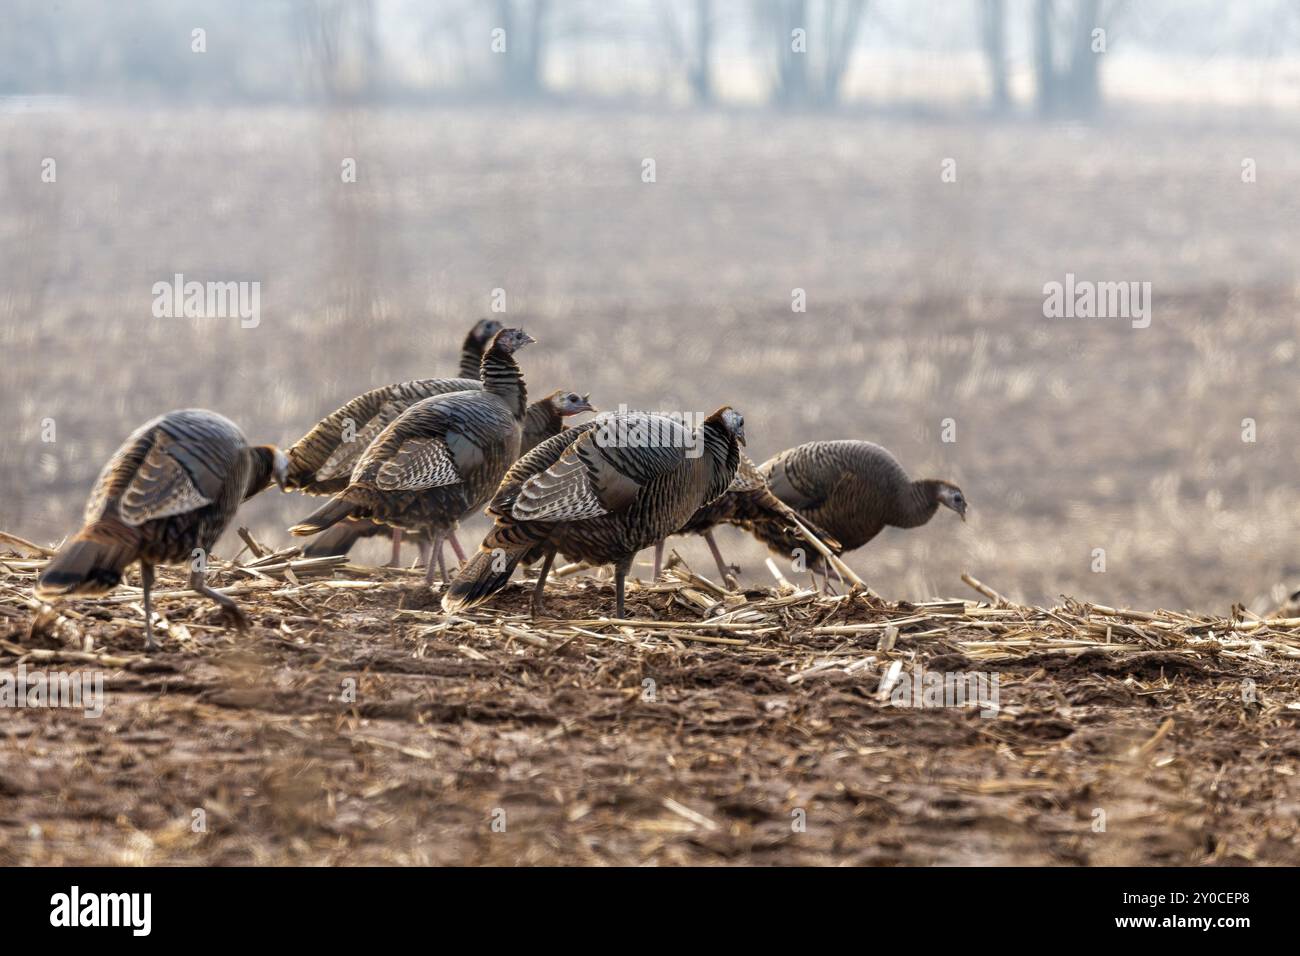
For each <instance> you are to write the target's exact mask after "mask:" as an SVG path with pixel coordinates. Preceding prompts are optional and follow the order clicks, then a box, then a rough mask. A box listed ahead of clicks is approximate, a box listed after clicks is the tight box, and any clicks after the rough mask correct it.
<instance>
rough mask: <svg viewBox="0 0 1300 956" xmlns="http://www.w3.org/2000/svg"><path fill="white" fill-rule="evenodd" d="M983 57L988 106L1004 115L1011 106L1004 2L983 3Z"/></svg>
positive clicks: (990, 1) (988, 1)
mask: <svg viewBox="0 0 1300 956" xmlns="http://www.w3.org/2000/svg"><path fill="white" fill-rule="evenodd" d="M983 6H984V9H983V14H984V16H983V24H982V26H983V31H982V33H983V38H984V56H985V58H986V59H987V60H988V66H989V87H990V106H991V107H992V109H993V111H994V112H995V113H1005V112H1006V111H1007V110H1008V109H1009V108H1010V106H1011V92H1010V89H1009V87H1008V85H1007V8H1006V2H1005V0H984V2H983Z"/></svg>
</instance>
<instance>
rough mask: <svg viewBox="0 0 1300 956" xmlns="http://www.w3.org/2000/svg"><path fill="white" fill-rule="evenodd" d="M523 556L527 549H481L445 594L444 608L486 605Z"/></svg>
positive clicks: (461, 609)
mask: <svg viewBox="0 0 1300 956" xmlns="http://www.w3.org/2000/svg"><path fill="white" fill-rule="evenodd" d="M523 555H524V551H515V552H513V553H510V552H506V551H501V550H496V551H480V552H479V553H478V554H476V555H474V557H473V558H471V559H470V561H469V563H468V564H466V565H465V566H464V567H463V568H461V569H460V573H458V574H457V575H456V579H455V580H454V581H452V582H451V587H450V588H449V589H448V590H447V593H446V594H445V595H443V598H442V609H443V610H444V611H446V612H447V613H448V614H455V613H456V612H458V611H466V610H468V609H470V608H472V607H477V606H478V605H480V604H482V603H483V602H484V601H486V600H487V599H488V598H490V597H491V596H492V595H494V594H496V593H497V592H498V591H500V590H501V589H502V588H503V587H505V586H506V582H508V581H509V580H510V575H511V574H513V573H514V570H515V566H516V565H518V564H519V559H520V558H521V557H523ZM498 568H500V569H501V570H498Z"/></svg>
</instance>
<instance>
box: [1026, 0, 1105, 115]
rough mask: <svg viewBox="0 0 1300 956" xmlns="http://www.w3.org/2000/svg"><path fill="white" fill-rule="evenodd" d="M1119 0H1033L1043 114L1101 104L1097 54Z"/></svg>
mask: <svg viewBox="0 0 1300 956" xmlns="http://www.w3.org/2000/svg"><path fill="white" fill-rule="evenodd" d="M1123 3H1124V0H1112V2H1111V3H1110V4H1108V5H1106V6H1105V7H1104V8H1103V5H1102V0H1075V2H1074V3H1069V4H1067V3H1065V2H1062V0H1036V2H1035V4H1034V7H1033V18H1034V20H1033V29H1032V33H1033V37H1034V76H1035V88H1036V91H1037V98H1038V112H1039V113H1040V114H1041V115H1043V116H1080V117H1086V116H1091V115H1092V114H1094V113H1095V112H1096V111H1097V110H1098V108H1099V107H1100V106H1101V69H1100V66H1101V57H1102V55H1103V54H1104V53H1105V51H1106V49H1107V48H1108V43H1109V37H1108V34H1109V25H1110V23H1111V21H1112V20H1113V18H1114V16H1115V14H1116V13H1117V12H1118V11H1119V9H1120V8H1121V7H1122V6H1123Z"/></svg>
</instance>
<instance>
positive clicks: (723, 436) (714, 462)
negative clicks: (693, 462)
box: [704, 421, 740, 504]
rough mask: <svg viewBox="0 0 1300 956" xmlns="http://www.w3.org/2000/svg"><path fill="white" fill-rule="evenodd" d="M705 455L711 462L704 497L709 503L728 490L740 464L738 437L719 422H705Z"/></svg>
mask: <svg viewBox="0 0 1300 956" xmlns="http://www.w3.org/2000/svg"><path fill="white" fill-rule="evenodd" d="M704 457H705V458H706V459H707V460H708V463H709V483H708V490H707V491H706V492H705V499H704V501H705V503H706V504H707V503H708V502H711V501H713V499H715V498H717V497H718V496H719V495H721V494H722V493H723V492H724V491H726V490H727V488H728V486H729V485H730V484H731V480H732V479H733V478H735V477H736V468H737V467H738V466H739V465H740V448H739V447H738V446H737V444H736V439H735V438H734V437H732V435H731V433H730V432H728V431H727V430H726V429H725V428H723V427H722V425H720V424H718V423H717V422H712V421H706V422H705V423H704Z"/></svg>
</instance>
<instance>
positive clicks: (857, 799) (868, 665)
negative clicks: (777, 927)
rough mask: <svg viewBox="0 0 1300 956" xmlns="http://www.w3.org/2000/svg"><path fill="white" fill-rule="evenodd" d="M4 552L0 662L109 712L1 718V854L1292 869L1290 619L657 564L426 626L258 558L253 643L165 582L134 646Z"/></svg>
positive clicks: (522, 593) (251, 600)
mask: <svg viewBox="0 0 1300 956" xmlns="http://www.w3.org/2000/svg"><path fill="white" fill-rule="evenodd" d="M18 551H30V549H28V548H25V547H20V548H17V549H15V553H13V554H11V555H10V556H9V557H7V558H5V559H4V561H3V568H4V575H3V578H0V616H2V617H3V621H4V623H3V628H4V631H5V632H6V636H5V637H3V638H0V666H3V667H5V668H7V669H9V670H11V671H12V670H13V669H14V668H16V666H17V665H18V664H19V663H24V664H25V665H26V666H27V668H28V669H29V670H36V669H45V670H51V669H63V670H66V669H68V668H72V667H81V668H87V669H95V670H98V671H101V672H103V673H104V674H105V685H106V689H107V691H108V693H109V694H110V695H111V702H110V704H109V707H108V709H107V710H106V712H105V715H104V716H103V717H102V718H99V719H87V718H84V717H83V716H81V715H80V714H79V713H75V712H69V711H59V710H51V709H44V710H19V711H14V712H12V714H11V715H10V716H8V717H7V718H6V726H5V740H6V743H7V745H6V746H5V747H4V749H3V750H0V862H8V863H14V862H24V863H31V862H36V863H81V864H91V863H105V862H109V863H121V864H130V863H136V864H141V863H143V864H158V863H199V862H202V863H235V864H238V863H262V864H267V863H280V864H284V863H344V864H362V863H460V864H465V863H547V864H559V863H583V864H589V863H624V864H626V863H636V862H652V861H653V862H659V863H722V862H748V863H777V862H779V863H805V864H811V863H832V862H855V863H908V864H931V863H967V864H1008V863H1016V864H1034V865H1037V864H1053V863H1071V864H1120V863H1168V864H1197V863H1208V862H1213V863H1248V862H1249V863H1289V864H1295V863H1297V862H1300V828H1298V827H1297V823H1296V814H1295V807H1296V797H1297V791H1296V784H1295V770H1294V765H1295V759H1296V757H1297V756H1298V755H1300V749H1298V748H1297V744H1296V734H1295V730H1296V724H1297V721H1300V708H1297V705H1296V704H1295V703H1293V702H1292V701H1294V697H1295V691H1296V666H1295V665H1296V661H1297V659H1300V618H1292V619H1288V620H1260V619H1258V618H1254V617H1252V616H1249V615H1246V616H1244V617H1239V618H1236V619H1233V620H1223V619H1216V618H1210V617H1204V616H1188V615H1180V614H1172V613H1165V612H1161V613H1154V614H1153V613H1144V612H1135V611H1127V610H1122V609H1114V608H1106V607H1098V606H1093V605H1087V604H1081V603H1078V602H1074V601H1070V602H1066V603H1065V604H1063V605H1061V606H1058V607H1055V608H1052V609H1043V608H1033V607H1025V606H1021V605H1014V604H1010V603H1009V602H1007V601H1006V600H1005V599H1003V598H1002V597H1001V596H999V595H998V594H996V592H993V591H992V590H991V589H988V588H987V587H985V586H984V585H982V584H980V583H979V582H974V581H972V582H971V584H972V586H973V587H975V588H976V589H977V590H980V591H981V592H983V593H985V594H986V597H987V599H986V600H984V601H981V602H979V603H976V602H975V601H960V600H948V601H934V602H923V603H919V604H909V603H905V602H900V603H885V602H882V601H879V600H877V599H875V598H872V597H870V596H868V595H866V594H864V593H862V592H860V591H857V590H855V591H853V592H852V593H850V594H848V595H844V596H840V597H826V596H818V595H817V594H815V593H813V592H811V591H808V590H802V589H798V588H796V587H794V586H790V585H787V584H783V585H782V586H780V587H779V588H776V589H772V590H748V591H745V592H741V593H735V592H727V591H724V590H722V589H720V588H719V587H718V586H717V585H715V584H714V583H712V582H711V581H709V580H707V579H705V578H702V577H700V576H698V575H696V574H694V573H693V572H691V571H690V569H689V568H688V567H686V566H685V565H683V564H677V565H676V566H675V567H673V568H671V569H670V570H669V571H668V573H667V577H666V580H665V581H664V582H662V583H659V584H654V585H647V586H642V587H637V588H634V589H633V590H632V592H631V594H630V603H629V614H630V615H631V616H632V617H631V619H629V620H627V621H621V622H614V621H610V620H609V619H607V618H605V617H603V616H602V611H603V609H604V608H605V607H606V606H607V605H608V603H609V599H610V593H609V587H608V584H607V583H599V582H592V581H589V580H581V579H579V580H577V581H573V580H569V581H568V582H565V583H562V584H560V585H559V586H558V587H557V588H556V589H555V593H553V594H552V596H551V599H550V613H551V614H553V615H554V619H553V620H545V621H538V622H533V621H530V620H529V619H528V617H527V610H526V609H527V593H526V590H525V589H524V588H523V587H521V586H513V587H512V588H511V589H510V590H509V591H508V592H506V594H505V595H504V597H503V598H502V599H501V601H500V602H499V605H498V606H497V607H496V608H493V609H491V610H487V611H483V612H481V613H474V614H471V615H468V616H466V617H464V618H451V619H448V618H447V617H446V616H445V615H443V614H442V613H441V612H440V611H439V610H438V608H437V604H436V601H437V595H436V594H433V593H430V592H429V590H428V589H426V588H424V587H423V586H421V585H420V584H419V583H417V581H418V578H417V573H416V572H402V571H376V570H373V569H363V568H358V567H356V566H353V565H339V564H331V562H330V560H329V559H325V560H324V561H317V562H310V561H308V562H303V561H295V560H293V556H292V554H288V555H285V554H269V555H265V556H263V557H262V558H261V559H256V560H254V559H252V558H251V557H249V558H248V560H247V561H246V562H245V563H243V564H242V565H241V566H240V567H236V566H233V565H225V566H223V567H222V568H221V570H220V571H219V572H218V576H219V580H221V581H222V583H223V584H225V585H227V586H228V587H229V591H230V593H232V594H237V595H239V596H240V600H241V602H242V603H243V604H244V606H245V608H246V609H248V610H249V611H250V612H251V615H252V618H253V621H254V625H255V626H254V627H253V629H252V630H250V631H249V632H247V633H245V634H243V635H238V634H234V633H231V632H230V631H228V630H227V629H225V628H224V627H222V626H221V624H220V622H219V621H217V620H216V615H215V614H214V613H213V612H212V610H211V606H210V605H207V604H205V603H203V602H201V601H198V600H195V599H194V597H193V596H192V595H189V594H187V593H186V592H185V591H184V589H183V588H181V587H178V586H179V584H180V582H179V578H178V576H175V575H167V576H165V577H164V582H163V583H164V585H165V588H164V590H162V591H161V592H160V593H158V594H157V595H156V597H157V600H158V604H157V606H158V607H159V608H161V609H162V611H163V613H164V614H165V615H166V616H167V618H168V622H169V623H168V627H167V631H166V636H165V638H164V639H165V641H166V650H164V651H162V652H160V653H156V654H154V655H152V656H150V655H146V654H144V653H142V652H141V650H140V636H139V628H140V616H141V614H142V608H141V605H140V603H139V592H138V591H135V590H134V589H130V588H125V589H123V593H121V594H120V595H118V596H116V597H114V598H110V599H107V600H100V601H93V602H92V601H82V602H75V603H73V604H71V605H67V606H65V607H63V608H62V609H61V611H58V612H55V611H52V610H50V609H48V608H40V607H39V606H37V605H36V604H35V602H33V601H32V600H31V599H30V597H29V596H28V594H29V588H30V584H31V581H32V580H33V577H34V572H35V570H36V569H37V568H38V567H39V566H40V564H41V561H42V559H41V558H40V557H22V556H19V555H18V554H17V553H16V552H18ZM917 668H921V669H923V670H925V671H934V672H954V671H960V672H972V671H974V672H986V673H987V672H994V673H997V674H998V675H999V681H1000V683H999V688H998V692H997V703H998V707H997V708H996V713H994V711H992V710H989V711H987V712H985V713H984V714H983V715H982V714H981V709H980V707H979V706H966V707H947V708H943V709H915V708H902V707H896V706H892V705H891V704H890V702H889V701H890V691H891V689H892V688H893V687H894V686H896V684H897V683H898V682H899V681H910V680H911V679H912V678H911V674H912V671H913V670H914V669H917ZM348 681H354V682H355V687H356V694H355V698H353V699H348V700H345V699H344V695H345V691H346V689H347V687H348ZM196 809H202V810H203V811H204V812H205V813H206V815H207V826H206V829H205V830H204V831H203V832H197V833H196V832H195V831H194V829H193V827H192V823H193V820H194V811H195V810H196ZM1099 813H1101V814H1104V817H1102V816H1099ZM796 820H798V821H799V822H801V823H803V824H805V826H804V827H802V828H796V827H795V826H794V825H793V824H794V823H795V822H796ZM1099 820H1101V821H1103V822H1104V828H1099V827H1098V825H1097V824H1098V821H1099ZM502 822H504V830H502V829H500V824H501V823H502ZM494 823H496V824H498V826H497V827H494Z"/></svg>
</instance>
